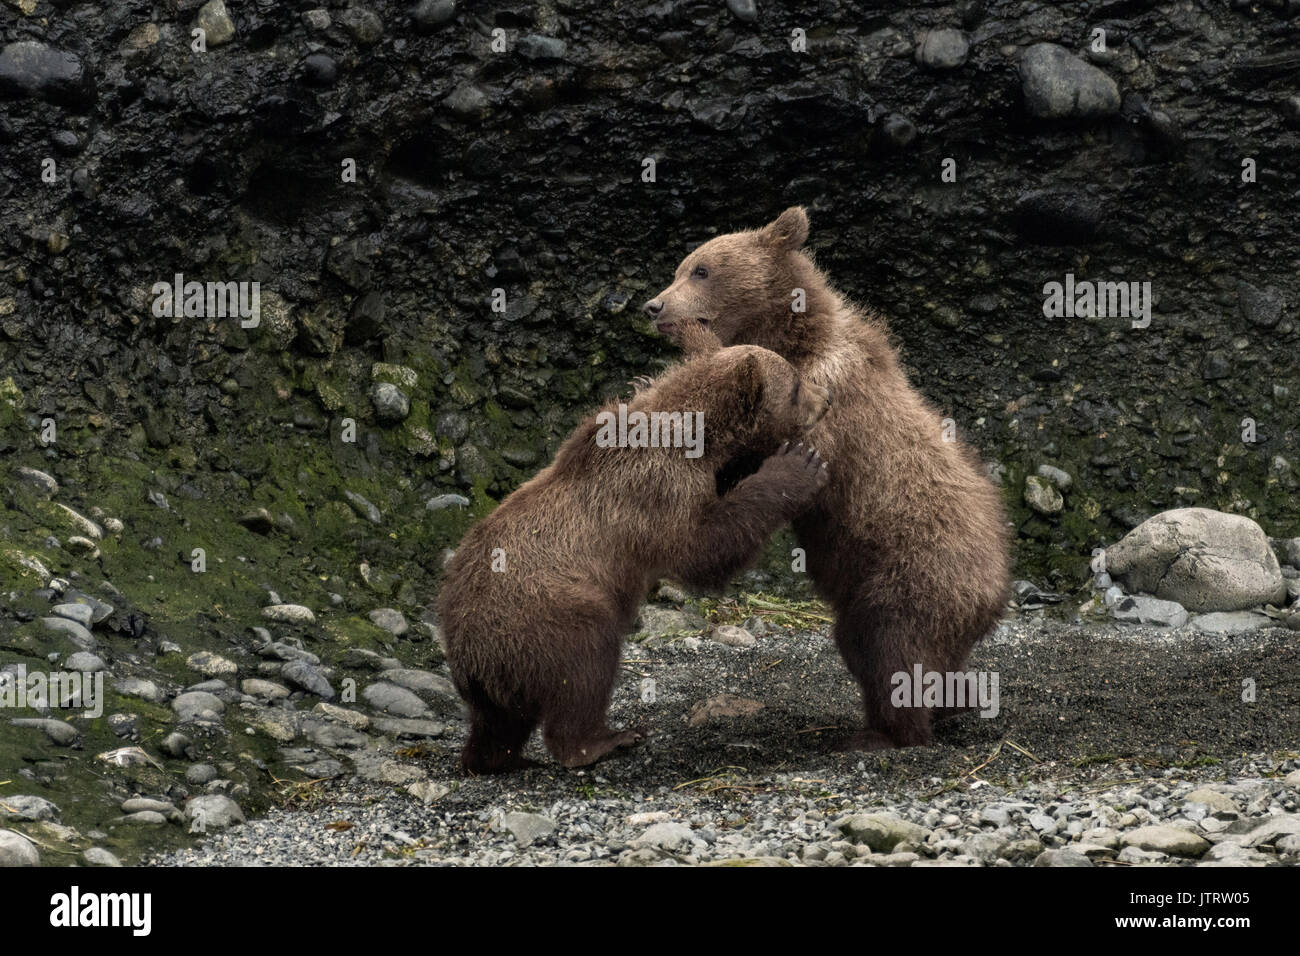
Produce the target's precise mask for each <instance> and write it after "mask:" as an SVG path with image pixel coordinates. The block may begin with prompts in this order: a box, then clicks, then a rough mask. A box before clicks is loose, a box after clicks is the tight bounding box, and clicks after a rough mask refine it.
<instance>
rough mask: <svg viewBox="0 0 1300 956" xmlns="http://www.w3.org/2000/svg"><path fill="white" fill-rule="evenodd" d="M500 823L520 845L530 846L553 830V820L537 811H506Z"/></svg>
mask: <svg viewBox="0 0 1300 956" xmlns="http://www.w3.org/2000/svg"><path fill="white" fill-rule="evenodd" d="M501 825H502V826H504V827H505V828H506V829H507V830H509V831H510V834H511V835H512V836H513V837H514V838H515V840H516V841H518V842H519V844H520V845H521V846H530V845H532V844H533V843H536V842H537V841H538V840H540V839H542V838H544V837H547V836H550V835H551V834H552V833H554V832H555V821H554V820H552V819H550V818H549V817H544V816H542V815H541V814H539V813H507V814H506V815H505V818H504V819H503V820H502V821H501Z"/></svg>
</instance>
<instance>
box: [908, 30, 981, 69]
mask: <svg viewBox="0 0 1300 956" xmlns="http://www.w3.org/2000/svg"><path fill="white" fill-rule="evenodd" d="M969 53H970V43H969V42H967V40H966V34H964V33H962V32H961V31H960V30H954V29H952V28H951V27H944V28H942V29H939V30H930V31H929V32H927V33H926V34H925V36H923V37H921V42H920V43H919V44H918V45H917V47H916V62H918V63H920V64H923V65H924V66H928V67H930V69H932V70H952V69H955V68H957V67H959V66H961V65H962V64H963V63H965V62H966V56H967V54H969Z"/></svg>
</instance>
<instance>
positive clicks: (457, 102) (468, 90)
mask: <svg viewBox="0 0 1300 956" xmlns="http://www.w3.org/2000/svg"><path fill="white" fill-rule="evenodd" d="M442 103H443V105H444V106H446V107H447V109H449V110H451V111H452V112H453V113H455V114H456V115H457V116H459V117H460V118H461V119H467V120H478V119H482V118H484V117H485V116H487V114H488V113H489V112H490V110H491V108H492V104H491V101H490V100H489V99H488V97H487V94H486V93H484V92H483V91H482V90H481V89H479V88H478V87H477V86H475V85H474V84H472V83H462V84H461V85H460V86H458V87H456V88H455V89H454V90H452V91H451V93H450V94H449V95H448V96H447V97H446V98H445V99H444V100H443V101H442Z"/></svg>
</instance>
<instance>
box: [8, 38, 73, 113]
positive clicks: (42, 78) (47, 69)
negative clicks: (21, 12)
mask: <svg viewBox="0 0 1300 956" xmlns="http://www.w3.org/2000/svg"><path fill="white" fill-rule="evenodd" d="M0 93H6V94H8V95H10V96H20V97H39V98H41V99H44V100H48V101H50V102H51V103H58V104H61V105H64V106H68V107H72V108H74V109H85V108H87V107H89V106H91V105H92V104H93V103H94V102H95V81H94V74H93V72H92V71H91V70H88V69H87V68H86V66H85V65H84V64H83V63H82V62H81V59H80V58H79V57H77V56H76V55H74V54H72V53H68V52H67V51H65V50H56V49H55V48H54V47H51V46H47V45H46V44H44V43H40V42H37V41H35V40H19V41H18V42H16V43H10V44H9V45H8V46H6V47H5V48H4V49H3V50H0Z"/></svg>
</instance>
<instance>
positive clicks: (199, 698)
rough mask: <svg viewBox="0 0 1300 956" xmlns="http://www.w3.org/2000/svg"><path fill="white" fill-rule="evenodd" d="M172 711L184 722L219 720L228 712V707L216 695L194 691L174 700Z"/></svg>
mask: <svg viewBox="0 0 1300 956" xmlns="http://www.w3.org/2000/svg"><path fill="white" fill-rule="evenodd" d="M172 711H173V712H175V714H176V716H177V717H179V718H180V719H181V721H182V722H185V721H189V720H219V719H220V718H221V715H222V714H224V713H225V711H226V705H225V702H224V701H222V699H221V698H220V697H217V696H216V695H215V694H210V693H208V692H207V691H201V690H194V691H188V692H187V693H184V694H181V695H179V696H178V697H177V698H176V699H175V700H173V701H172Z"/></svg>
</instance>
